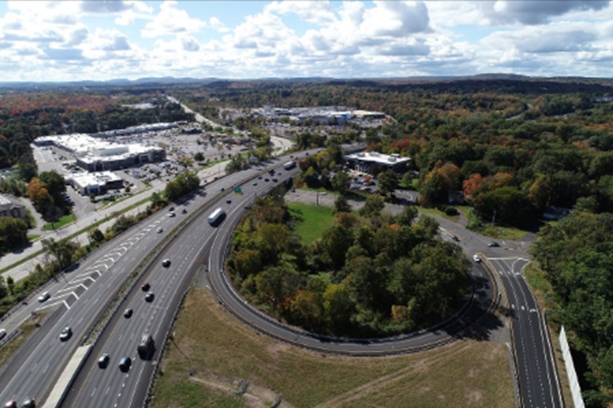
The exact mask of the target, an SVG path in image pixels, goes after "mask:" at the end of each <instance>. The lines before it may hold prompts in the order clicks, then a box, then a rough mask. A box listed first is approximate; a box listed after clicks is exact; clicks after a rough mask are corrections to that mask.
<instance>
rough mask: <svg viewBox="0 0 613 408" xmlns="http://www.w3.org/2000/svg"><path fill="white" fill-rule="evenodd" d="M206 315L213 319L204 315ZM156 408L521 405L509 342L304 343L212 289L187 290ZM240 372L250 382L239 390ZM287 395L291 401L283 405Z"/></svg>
mask: <svg viewBox="0 0 613 408" xmlns="http://www.w3.org/2000/svg"><path fill="white" fill-rule="evenodd" d="M202 316H206V318H202ZM173 332H174V333H175V336H174V338H173V340H172V341H171V342H169V344H168V346H167V349H166V352H165V354H164V358H163V359H162V361H161V366H160V368H161V371H160V372H159V373H158V376H157V377H156V379H155V384H154V389H153V399H152V403H151V405H150V407H152V408H161V407H185V408H188V407H194V408H195V407H203V406H212V407H259V406H271V405H272V404H273V403H274V402H275V399H276V397H277V395H279V396H280V397H281V399H282V405H281V406H293V407H297V408H300V407H305V408H307V407H318V406H320V407H375V406H378V407H409V408H411V407H432V408H437V407H441V408H443V407H450V406H453V407H456V408H463V407H466V408H468V407H488V408H490V407H500V408H503V407H504V408H506V407H508V408H512V407H514V406H515V402H514V397H513V384H512V381H511V375H510V371H509V365H508V358H509V357H508V349H507V348H506V346H505V345H504V344H500V343H494V342H488V341H476V340H458V341H456V342H454V343H452V344H450V345H447V346H445V347H442V348H438V349H435V350H430V351H427V352H423V353H417V354H409V355H401V356H394V357H378V358H368V357H360V358H350V357H343V356H335V355H330V354H322V353H316V352H311V351H307V350H303V349H301V348H298V347H293V346H290V345H288V344H285V343H282V342H278V341H275V340H273V339H271V338H269V337H268V336H265V335H262V334H259V333H257V332H256V331H254V330H252V329H251V328H249V327H247V326H245V325H244V324H242V323H240V322H239V321H238V320H237V319H235V318H233V317H232V316H231V315H229V314H228V313H227V311H226V310H225V309H224V308H223V307H222V306H221V305H219V304H218V303H217V302H216V301H215V300H214V299H213V298H212V297H211V295H210V292H209V291H208V290H207V289H204V288H194V289H192V291H191V292H190V293H189V294H188V296H187V298H186V301H185V304H184V306H183V308H182V311H181V313H180V315H179V319H178V321H177V323H176V325H175V327H174V329H173ZM241 381H246V382H247V383H248V387H247V390H246V394H245V396H243V397H239V396H236V395H235V392H236V391H238V390H239V389H240V388H241V385H240V383H241ZM284 404H288V405H284Z"/></svg>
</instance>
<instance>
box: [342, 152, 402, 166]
mask: <svg viewBox="0 0 613 408" xmlns="http://www.w3.org/2000/svg"><path fill="white" fill-rule="evenodd" d="M345 159H347V160H357V161H362V162H368V163H379V164H385V165H391V164H398V163H405V162H409V161H411V159H410V158H408V157H401V156H400V155H398V154H381V153H377V152H359V153H355V154H350V155H347V156H345Z"/></svg>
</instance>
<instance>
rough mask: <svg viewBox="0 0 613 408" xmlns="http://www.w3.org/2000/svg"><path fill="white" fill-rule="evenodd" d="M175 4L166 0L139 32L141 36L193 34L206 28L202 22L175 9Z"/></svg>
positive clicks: (171, 0)
mask: <svg viewBox="0 0 613 408" xmlns="http://www.w3.org/2000/svg"><path fill="white" fill-rule="evenodd" d="M177 5H178V4H177V2H176V1H174V0H167V1H165V2H164V3H162V4H161V5H160V12H159V13H158V14H157V15H156V16H155V17H154V18H153V20H151V21H150V22H148V23H147V24H146V25H145V27H143V29H142V30H141V35H142V36H143V37H146V38H154V37H159V36H164V35H175V34H180V33H193V32H197V31H199V30H201V29H202V28H203V27H205V26H206V23H205V22H204V21H203V20H200V19H198V18H192V17H190V16H189V14H187V12H186V11H185V10H180V9H178V8H177Z"/></svg>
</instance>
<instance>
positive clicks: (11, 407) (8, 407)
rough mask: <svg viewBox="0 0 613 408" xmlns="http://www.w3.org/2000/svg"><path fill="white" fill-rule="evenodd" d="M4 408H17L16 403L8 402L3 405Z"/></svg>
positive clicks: (13, 401)
mask: <svg viewBox="0 0 613 408" xmlns="http://www.w3.org/2000/svg"><path fill="white" fill-rule="evenodd" d="M4 408H17V401H15V400H10V401H9V402H7V403H6V404H4Z"/></svg>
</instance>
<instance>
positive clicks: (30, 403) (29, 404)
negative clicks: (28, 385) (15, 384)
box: [21, 398, 36, 408]
mask: <svg viewBox="0 0 613 408" xmlns="http://www.w3.org/2000/svg"><path fill="white" fill-rule="evenodd" d="M21 408H36V400H35V399H34V398H28V399H27V400H25V401H24V402H23V404H21Z"/></svg>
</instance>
